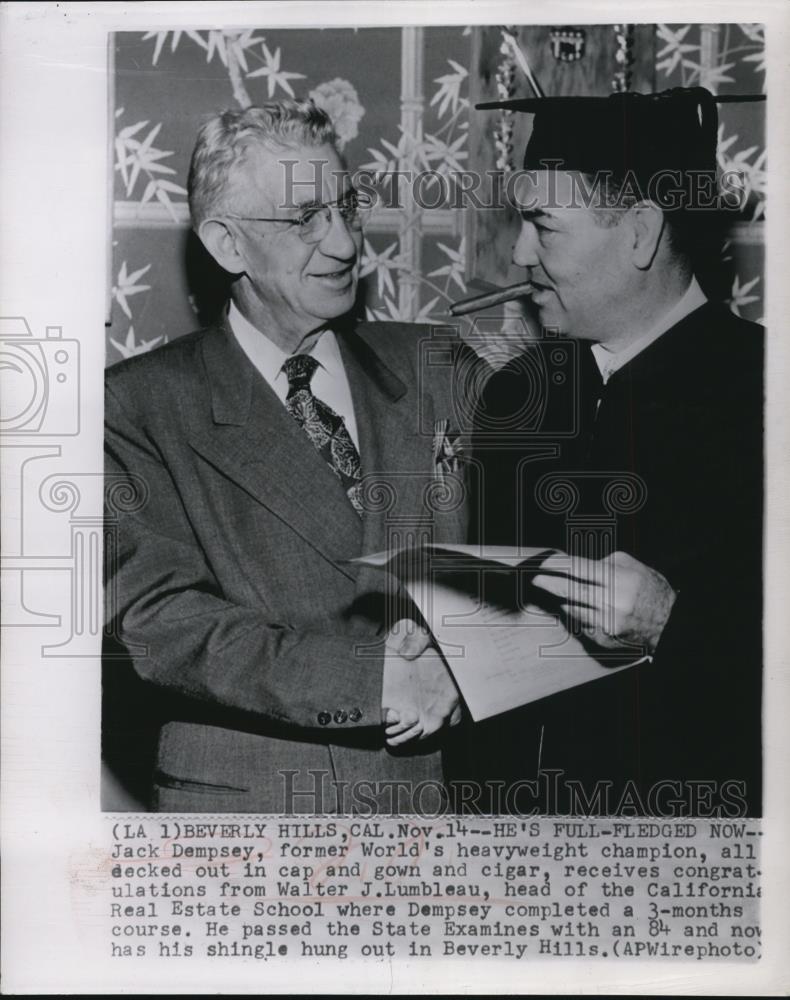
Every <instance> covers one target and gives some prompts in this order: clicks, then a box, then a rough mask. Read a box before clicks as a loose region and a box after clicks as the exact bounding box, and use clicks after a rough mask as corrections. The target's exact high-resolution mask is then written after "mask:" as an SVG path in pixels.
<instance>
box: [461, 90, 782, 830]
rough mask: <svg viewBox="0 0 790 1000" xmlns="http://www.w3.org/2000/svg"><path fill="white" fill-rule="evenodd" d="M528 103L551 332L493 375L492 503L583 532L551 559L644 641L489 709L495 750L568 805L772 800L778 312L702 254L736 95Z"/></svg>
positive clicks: (527, 234)
mask: <svg viewBox="0 0 790 1000" xmlns="http://www.w3.org/2000/svg"><path fill="white" fill-rule="evenodd" d="M509 106H510V107H511V108H514V109H516V110H520V111H528V112H531V113H534V115H535V118H534V124H533V130H532V136H531V138H530V141H529V145H528V147H527V151H526V157H525V164H524V166H525V172H524V174H523V175H522V177H521V178H520V181H521V188H520V191H519V204H520V207H521V214H522V226H521V232H520V235H519V238H518V241H517V243H516V245H515V248H514V252H513V260H514V262H515V263H516V264H518V265H521V266H522V267H524V268H525V269H526V274H527V277H528V278H529V280H530V281H531V282H532V286H533V294H532V303H533V306H534V307H535V309H536V311H537V315H538V317H539V320H540V324H541V326H542V327H543V328H544V329H545V330H546V331H548V335H547V336H546V337H545V338H544V339H543V340H540V341H538V342H536V343H535V344H534V345H533V346H532V347H531V348H530V349H529V350H528V351H527V352H526V353H525V354H524V355H523V356H522V357H520V358H518V359H516V360H515V361H514V362H512V363H511V364H509V365H508V366H506V367H505V368H504V369H502V370H501V371H500V372H498V373H497V374H496V375H495V376H494V377H493V378H492V379H491V380H490V382H489V384H488V386H487V388H486V391H485V393H484V398H483V400H482V405H481V409H480V413H479V419H478V429H477V435H476V440H477V444H478V447H477V448H476V452H477V455H478V460H479V461H480V463H481V464H482V466H483V468H484V473H485V490H484V493H485V501H486V503H485V506H484V508H482V509H481V512H480V516H479V519H478V520H477V521H476V524H477V525H478V527H479V529H480V531H481V532H482V534H483V537H484V538H485V540H486V541H488V542H491V543H493V542H498V543H510V544H514V543H522V544H527V545H532V546H535V545H537V546H546V547H556V548H557V549H560V550H562V551H563V552H566V553H570V556H571V559H570V572H567V569H563V567H566V568H567V566H568V560H567V557H563V558H554V559H552V560H551V561H550V563H547V564H546V566H547V569H548V568H550V567H551V568H553V569H554V570H556V571H557V572H552V573H549V572H546V573H540V574H539V575H538V576H536V577H535V578H534V579H533V580H532V581H531V583H532V584H533V585H534V586H535V587H537V588H540V590H542V591H543V593H544V599H545V600H547V601H549V602H550V603H551V605H552V608H553V610H555V611H556V612H557V613H558V614H560V615H562V616H563V617H564V619H565V621H566V622H567V624H568V626H569V627H570V628H571V629H572V630H573V631H575V632H576V633H577V634H579V635H580V636H582V637H583V639H584V641H586V642H587V644H588V647H589V648H590V650H591V651H592V652H593V653H594V655H596V656H599V657H601V658H602V659H605V657H606V656H607V655H610V654H611V653H612V652H616V651H621V652H622V651H623V650H631V651H632V653H633V656H632V659H640V660H641V662H640V664H639V665H637V666H633V667H631V668H630V669H628V670H626V671H624V672H618V673H614V674H612V675H611V676H605V674H604V672H603V671H602V679H600V680H597V681H595V682H594V683H592V684H588V685H586V686H583V687H580V688H577V689H574V690H571V691H567V692H563V693H561V694H557V695H554V696H552V697H550V698H546V699H544V700H542V701H538V702H536V703H534V704H533V705H531V706H529V707H528V708H525V709H521V710H518V711H515V712H512V713H510V714H509V715H507V716H500V717H499V718H498V719H496V720H494V722H493V724H492V725H490V726H489V725H487V724H483V725H482V726H480V727H478V729H477V734H476V737H477V738H476V739H475V742H474V762H473V763H474V764H475V765H476V766H477V767H478V768H480V769H482V771H483V773H484V774H485V776H486V777H492V776H494V775H496V776H498V777H501V778H504V779H510V780H515V779H517V778H521V779H524V778H526V779H536V778H537V777H538V776H539V775H540V774H542V775H543V776H544V779H546V780H545V784H544V788H543V790H542V793H541V795H542V800H541V802H540V803H539V806H541V807H542V808H543V809H545V810H548V811H552V812H556V811H572V812H582V813H583V812H588V811H598V812H617V811H623V810H625V811H626V812H627V813H631V814H633V813H634V812H636V813H642V812H647V813H663V814H672V813H674V814H676V815H678V814H680V815H682V814H684V813H685V814H686V815H688V814H689V813H694V814H698V815H706V814H708V815H711V814H713V812H715V811H718V812H719V813H720V814H723V815H728V814H729V815H738V814H743V813H744V812H746V811H748V812H749V813H750V814H759V812H760V809H761V742H760V734H761V674H762V670H761V668H762V631H761V593H762V575H761V570H762V495H763V494H762V482H763V476H762V329H761V328H760V327H758V326H757V325H756V324H753V323H748V322H746V321H744V320H743V319H740V318H739V317H737V316H735V315H733V314H732V313H731V312H730V311H729V310H728V309H727V308H726V307H724V306H723V305H721V304H718V303H715V302H713V301H710V300H709V299H708V298H707V296H706V295H705V293H704V291H703V289H702V287H701V285H700V283H699V282H698V280H697V278H696V276H695V262H698V261H699V253H698V252H697V251H698V250H699V246H700V239H699V237H700V233H701V232H702V231H703V227H704V225H705V223H706V222H707V220H708V219H709V218H710V217H711V213H712V212H713V211H714V210H715V209H716V208H717V207H721V202H720V201H719V199H718V197H717V184H716V137H717V117H718V116H717V111H716V104H715V101H714V98H713V96H712V95H711V94H710V93H709V92H708V91H706V90H704V89H703V88H695V89H692V90H681V89H678V90H676V91H671V92H667V93H663V94H656V95H639V94H618V95H613V96H611V97H608V98H587V99H585V98H578V99H577V98H568V99H562V98H546V99H545V100H543V101H533V100H524V101H516V102H512V103H511V104H510V105H509ZM536 375H538V376H540V377H536ZM536 392H537V393H539V394H540V395H539V397H538V398H537V399H536V395H535V394H536ZM532 594H533V595H535V594H537V591H535V590H533V591H532ZM487 728H488V729H490V730H491V731H490V734H489V735H490V739H488V740H487V739H486V729H487ZM484 747H487V749H484ZM469 770H473V768H472V767H471V765H470V767H469V768H468V770H467V773H468V771H469ZM548 774H551V775H552V777H550V779H549V778H546V776H547V775H548ZM557 779H559V780H557ZM534 804H535V799H534V798H532V799H531V800H529V802H528V805H529V807H532V806H534Z"/></svg>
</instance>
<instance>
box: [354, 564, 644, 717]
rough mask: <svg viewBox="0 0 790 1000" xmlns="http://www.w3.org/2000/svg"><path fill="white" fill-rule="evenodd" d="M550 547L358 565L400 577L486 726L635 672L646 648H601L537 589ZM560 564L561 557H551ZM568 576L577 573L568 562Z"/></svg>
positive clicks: (472, 710)
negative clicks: (570, 626)
mask: <svg viewBox="0 0 790 1000" xmlns="http://www.w3.org/2000/svg"><path fill="white" fill-rule="evenodd" d="M557 554H558V553H557V552H556V551H555V550H551V549H539V548H524V547H519V548H516V547H511V546H480V545H433V544H426V545H422V546H419V547H415V548H396V549H391V550H389V551H387V552H375V553H372V554H370V555H367V556H363V557H362V558H360V559H358V560H355V561H356V562H361V563H364V564H366V565H368V566H376V567H379V568H380V569H382V570H385V571H386V572H389V573H392V574H393V575H394V576H396V577H397V578H398V579H399V580H400V582H401V584H402V585H403V586H404V587H405V589H406V590H407V591H408V593H409V595H410V597H411V598H412V600H413V601H414V603H415V604H416V606H417V608H418V609H419V611H420V613H421V614H422V616H423V617H424V619H425V622H426V624H427V625H428V627H429V629H430V630H431V633H432V634H433V637H434V639H435V641H436V644H437V646H438V647H439V649H440V651H441V653H442V655H443V657H444V659H445V662H446V663H447V666H448V667H449V669H450V670H451V671H452V674H453V677H454V678H455V681H456V683H457V685H458V687H459V689H460V691H461V694H462V695H463V697H464V700H465V701H466V704H467V707H468V708H469V711H470V713H471V715H472V718H473V719H474V720H475V721H477V722H479V721H480V720H481V719H486V718H488V717H489V716H492V715H498V714H499V713H500V712H506V711H508V710H509V709H511V708H516V707H518V706H519V705H526V704H528V703H529V702H533V701H538V700H539V699H540V698H546V697H547V696H548V695H552V694H556V693H557V692H559V691H565V690H567V689H568V688H573V687H577V686H578V685H580V684H587V683H588V682H590V681H595V680H598V679H600V678H602V677H606V676H608V675H609V674H611V673H612V672H613V671H617V670H626V669H627V668H628V667H632V666H635V665H636V664H637V663H642V662H644V661H645V659H646V657H645V656H644V650H642V649H641V648H638V647H634V646H630V645H626V644H623V647H622V649H617V650H614V651H613V650H609V649H607V650H602V649H600V648H598V647H595V646H593V645H592V643H590V642H589V641H588V640H587V639H586V638H585V636H584V635H582V634H580V633H579V634H572V633H571V632H569V631H568V628H566V626H565V624H564V621H563V615H562V613H561V611H560V609H559V607H558V605H557V604H556V603H555V599H554V598H552V596H551V595H550V594H547V593H546V592H545V591H542V590H539V589H538V588H537V587H535V586H533V585H532V583H531V581H532V579H533V578H534V576H535V575H536V573H537V572H538V571H540V572H542V573H545V572H553V573H556V572H562V570H561V569H560V570H557V569H553V570H551V571H547V570H546V569H544V568H542V563H543V561H544V560H545V559H546V558H547V557H548V556H550V555H552V556H556V555H557ZM552 562H553V563H556V560H552ZM567 572H568V574H570V573H571V559H570V556H569V557H568V561H567Z"/></svg>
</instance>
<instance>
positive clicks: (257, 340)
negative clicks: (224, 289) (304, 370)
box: [228, 301, 342, 383]
mask: <svg viewBox="0 0 790 1000" xmlns="http://www.w3.org/2000/svg"><path fill="white" fill-rule="evenodd" d="M228 322H229V323H230V328H231V330H232V331H233V334H234V336H235V337H236V339H237V340H238V342H239V343H240V344H241V346H242V348H243V349H244V352H245V353H246V355H247V357H248V358H250V360H251V361H252V363H253V364H254V365H255V367H256V368H257V369H258V371H259V372H260V373H261V374H262V375H263V376H264V377H265V378H266V379H267V381H268V382H270V383H273V382H274V381H275V380H277V379H279V378H283V379H284V378H285V377H286V376H285V372H284V371H283V370H282V368H283V365H284V364H285V362H286V360H287V359H288V358H289V357H290V356H291V355H290V354H288V353H287V352H286V351H284V350H283V349H282V348H281V347H278V346H277V344H275V343H274V341H273V340H270V339H269V337H267V336H266V334H265V333H263V332H262V331H261V330H259V329H258V328H257V327H256V326H253V324H252V323H250V321H249V320H248V319H247V317H246V316H244V315H243V314H242V313H241V312H240V310H239V308H238V307H237V305H236V303H235V302H233V301H231V303H230V308H229V309H228ZM307 353H308V354H311V355H312V356H313V357H314V358H315V360H316V361H317V362H318V363H319V365H321V367H322V368H323V369H325V371H326V372H327V374H328V375H331V376H336V375H338V374H339V373H340V372H341V371H342V360H341V357H340V348H339V347H338V343H337V338H336V337H335V335H334V333H333V332H332V330H324V332H323V333H322V334H321V336H320V337H319V338H318V340H317V341H316V342H315V344H313V346H312V348H311V350H309V351H308V352H307Z"/></svg>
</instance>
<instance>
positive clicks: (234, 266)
mask: <svg viewBox="0 0 790 1000" xmlns="http://www.w3.org/2000/svg"><path fill="white" fill-rule="evenodd" d="M198 236H200V239H201V242H202V243H203V246H204V247H205V248H206V249H207V250H208V252H209V253H210V254H211V256H212V257H213V258H214V260H215V261H216V262H217V263H218V264H219V265H220V267H224V268H225V270H226V271H228V272H229V273H230V274H241V273H242V272H243V271H245V270H246V269H247V265H246V263H245V261H244V258H243V257H242V255H241V254H240V253H239V251H238V249H237V246H236V234H235V233H234V232H233V230H232V229H231V228H230V226H228V225H227V223H225V222H223V221H222V220H221V219H205V220H204V221H203V222H201V223H200V226H199V227H198Z"/></svg>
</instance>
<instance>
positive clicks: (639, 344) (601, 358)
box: [592, 278, 708, 385]
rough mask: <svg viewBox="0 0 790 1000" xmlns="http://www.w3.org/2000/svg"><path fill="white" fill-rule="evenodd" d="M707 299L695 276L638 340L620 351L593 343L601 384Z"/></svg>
mask: <svg viewBox="0 0 790 1000" xmlns="http://www.w3.org/2000/svg"><path fill="white" fill-rule="evenodd" d="M707 301H708V300H707V299H706V298H705V293H704V292H703V291H702V289H701V288H700V286H699V282H698V281H697V279H696V278H692V279H691V284H690V285H689V286H688V288H687V289H686V291H685V293H684V294H683V296H682V297H681V298H680V299H678V301H677V302H676V303H675V305H674V306H673V307H672V308H671V309H670V310H669V312H668V313H665V314H664V315H663V316H662V317H661V319H660V320H659V321H658V323H655V324H654V325H653V326H652V327H651V328H650V329H649V330H648V331H647V333H645V334H643V335H642V336H641V337H639V339H638V340H634V341H632V342H631V343H630V344H629V345H628V346H627V347H624V348H623V349H622V350H621V351H610V350H609V349H608V348H607V347H605V346H604V345H603V344H593V346H592V353H593V357H594V358H595V363H596V364H597V365H598V369H599V371H600V373H601V378H602V379H603V384H604V385H606V383H607V382H608V381H609V379H610V378H611V376H612V375H614V373H615V372H616V371H618V369H620V368H622V367H623V365H625V364H627V363H628V362H629V361H630V360H631V359H632V358H635V357H636V356H637V354H641V352H642V351H644V349H645V348H646V347H649V346H650V344H652V343H653V341H654V340H658V338H659V337H660V336H661V335H662V334H664V333H666V332H667V330H671V329H672V327H673V326H674V325H675V324H676V323H679V322H680V321H681V320H682V319H683V317H684V316H688V315H689V313H692V312H694V310H695V309H699V307H700V306H701V305H704V304H705V303H706V302H707Z"/></svg>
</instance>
